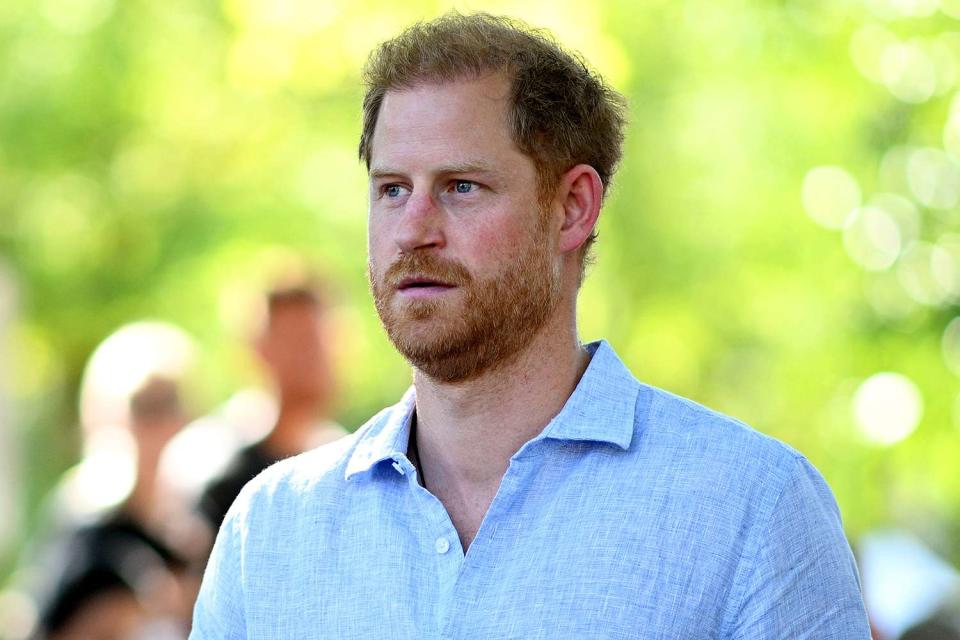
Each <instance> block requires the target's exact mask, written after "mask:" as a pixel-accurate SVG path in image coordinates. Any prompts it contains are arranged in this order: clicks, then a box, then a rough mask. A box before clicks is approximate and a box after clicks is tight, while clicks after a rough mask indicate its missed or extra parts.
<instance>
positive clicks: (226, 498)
mask: <svg viewBox="0 0 960 640" xmlns="http://www.w3.org/2000/svg"><path fill="white" fill-rule="evenodd" d="M266 302H267V304H266V307H267V308H266V318H265V320H264V324H263V327H262V328H261V329H260V331H259V333H258V335H257V337H256V341H255V349H256V352H257V355H258V356H259V357H260V360H261V361H262V362H263V364H264V366H265V367H266V369H267V371H268V372H269V374H270V377H271V379H272V381H273V383H274V386H275V391H276V395H277V409H278V412H277V419H276V421H275V422H274V424H273V428H272V429H271V430H270V432H269V433H268V434H267V435H266V436H264V437H263V439H262V440H260V441H259V442H256V443H254V444H252V445H249V446H247V447H244V448H243V449H241V450H240V451H238V452H237V454H236V456H235V457H234V458H233V460H232V461H231V462H230V464H229V465H228V467H227V468H226V470H224V472H223V474H222V475H220V476H219V477H217V478H216V479H215V480H214V481H212V482H211V483H210V484H209V486H207V488H206V489H205V490H204V492H203V495H202V496H201V497H200V500H199V503H198V505H197V506H198V510H199V512H200V513H201V514H202V515H203V517H204V519H205V520H206V522H207V524H208V525H209V526H210V527H211V529H212V530H213V532H214V533H216V531H217V529H218V528H219V527H220V523H221V522H222V521H223V518H224V516H225V515H226V513H227V509H229V508H230V505H231V504H232V503H233V501H234V499H236V497H237V494H239V493H240V490H241V489H242V488H243V485H245V484H246V483H247V482H249V481H250V480H251V479H253V477H254V476H256V475H257V474H258V473H260V472H261V471H263V470H264V469H266V468H267V467H269V466H270V465H271V464H273V463H274V462H277V461H278V460H282V459H283V458H286V457H289V456H293V455H296V454H298V453H302V452H303V451H306V450H308V449H312V448H314V447H316V446H318V445H320V444H326V443H328V442H331V441H333V440H336V439H337V438H340V437H342V436H343V435H345V431H344V430H343V428H342V427H340V426H339V425H337V424H335V423H334V422H332V421H330V420H327V419H326V416H328V415H330V410H331V404H332V400H333V395H334V378H333V366H332V363H331V357H330V344H329V342H330V336H329V335H328V331H327V324H329V323H326V324H325V323H324V321H323V316H324V314H325V313H326V309H325V307H324V303H323V301H322V300H321V299H320V298H319V296H318V295H317V293H316V292H315V291H314V289H313V287H311V286H309V285H308V284H306V283H296V284H291V285H285V286H279V287H276V288H275V289H273V290H272V291H270V292H269V293H268V294H267V296H266ZM211 539H212V538H211ZM208 548H209V547H208Z"/></svg>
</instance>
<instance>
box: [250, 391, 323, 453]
mask: <svg viewBox="0 0 960 640" xmlns="http://www.w3.org/2000/svg"><path fill="white" fill-rule="evenodd" d="M316 419H317V408H316V406H315V404H314V403H312V402H301V401H293V400H291V399H282V400H281V402H280V415H278V416H277V422H276V424H275V425H274V427H273V429H272V430H271V431H270V433H269V435H267V437H266V438H264V440H263V446H264V447H265V448H266V450H267V451H269V452H270V453H271V454H273V455H275V456H277V457H286V456H290V455H296V454H298V453H301V452H302V451H303V450H304V449H305V448H306V446H307V441H308V438H309V435H310V430H311V429H312V428H313V426H314V424H315V423H316Z"/></svg>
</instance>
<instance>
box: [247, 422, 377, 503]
mask: <svg viewBox="0 0 960 640" xmlns="http://www.w3.org/2000/svg"><path fill="white" fill-rule="evenodd" d="M388 412H389V409H384V410H383V411H381V412H380V413H378V414H377V415H376V416H374V417H373V418H371V419H370V420H369V421H368V422H367V423H366V424H364V425H363V426H362V427H360V428H359V429H357V430H356V431H355V432H353V433H350V434H347V435H345V436H344V437H342V438H340V439H338V440H335V441H333V442H329V443H327V444H324V445H321V446H319V447H317V448H315V449H311V450H310V451H307V452H305V453H301V454H299V455H296V456H293V457H290V458H285V459H283V460H280V461H278V462H275V463H273V464H272V465H270V466H269V467H267V468H266V469H264V470H263V471H262V472H260V473H259V474H257V476H256V477H255V478H254V479H253V480H251V481H250V482H248V483H247V484H246V486H244V488H243V490H242V491H241V492H240V494H239V495H238V496H237V499H236V501H235V502H234V503H233V506H232V507H231V509H230V512H231V513H230V514H229V515H228V517H232V518H234V519H237V518H239V519H241V520H249V519H251V518H259V517H270V515H269V514H271V513H274V514H275V513H276V512H278V511H286V512H289V511H291V510H293V509H296V510H301V509H302V508H304V507H305V506H306V505H309V506H310V507H311V508H312V509H322V508H324V507H326V506H335V503H336V502H337V501H338V500H339V499H340V496H341V494H342V492H343V490H344V489H345V488H346V485H347V483H346V480H345V475H346V468H347V463H348V462H349V460H350V458H351V456H352V455H353V453H354V451H355V450H356V448H357V445H358V444H359V443H360V442H361V441H363V439H364V437H365V436H366V435H367V434H368V433H369V431H370V430H371V429H372V428H373V427H375V426H376V425H377V424H378V423H379V422H380V421H381V418H382V417H383V416H384V415H385V414H386V413H388ZM328 503H329V504H328Z"/></svg>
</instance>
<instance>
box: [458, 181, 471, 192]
mask: <svg viewBox="0 0 960 640" xmlns="http://www.w3.org/2000/svg"><path fill="white" fill-rule="evenodd" d="M473 187H474V184H473V183H472V182H470V181H469V180H457V181H456V183H455V189H456V190H457V193H470V192H471V191H473Z"/></svg>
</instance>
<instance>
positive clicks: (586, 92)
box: [360, 12, 626, 270]
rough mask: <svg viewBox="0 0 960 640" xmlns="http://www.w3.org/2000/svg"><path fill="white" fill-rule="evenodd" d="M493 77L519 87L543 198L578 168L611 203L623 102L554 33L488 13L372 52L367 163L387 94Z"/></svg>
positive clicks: (425, 25)
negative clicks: (591, 173)
mask: <svg viewBox="0 0 960 640" xmlns="http://www.w3.org/2000/svg"><path fill="white" fill-rule="evenodd" d="M493 73H501V74H503V75H504V76H505V77H506V78H507V80H508V81H509V82H510V85H511V95H510V104H509V115H510V126H511V129H512V131H511V134H512V137H513V141H514V143H515V144H516V145H517V147H518V148H519V149H520V151H521V152H523V153H524V154H526V155H527V156H529V157H530V158H531V159H532V160H533V163H534V165H535V166H536V169H537V176H538V182H539V189H540V195H541V198H542V199H545V197H546V196H547V195H549V194H550V192H551V191H552V190H553V189H554V188H555V187H556V185H557V181H558V180H559V178H560V176H561V175H562V174H563V173H564V172H566V171H567V170H568V169H570V168H571V167H573V166H575V165H577V164H588V165H590V166H592V167H593V168H594V169H595V170H596V171H597V173H598V174H599V176H600V180H601V182H602V183H603V187H604V196H606V193H607V192H608V191H609V188H610V184H611V182H612V180H613V175H614V173H615V172H616V169H617V164H618V163H619V161H620V156H621V152H622V147H623V131H624V128H625V125H626V101H625V100H624V98H623V96H621V95H620V94H619V93H617V92H616V91H614V90H613V89H611V88H610V87H608V86H607V85H606V84H604V82H603V80H602V78H601V77H600V76H599V75H598V74H597V73H595V72H593V71H591V70H590V69H589V68H588V67H587V64H586V62H585V61H584V60H583V58H582V57H580V56H579V55H577V54H573V53H569V52H567V51H566V50H564V49H563V48H562V47H561V46H560V45H559V44H557V42H556V41H555V40H554V39H553V38H552V37H551V36H550V35H549V34H548V33H547V32H546V31H543V30H537V29H531V28H530V27H529V26H527V25H525V24H523V23H521V22H519V21H517V20H514V19H512V18H507V17H501V16H492V15H490V14H487V13H474V14H469V15H462V14H460V13H457V12H449V13H446V14H444V15H443V16H440V17H439V18H436V19H434V20H431V21H429V22H418V23H416V24H414V25H413V26H411V27H408V28H407V29H406V30H405V31H403V32H402V33H400V35H398V36H396V37H395V38H393V39H391V40H388V41H386V42H384V43H382V44H381V45H380V46H379V47H377V48H376V49H375V50H374V51H373V52H372V53H371V54H370V57H369V59H368V60H367V64H366V66H365V67H364V72H363V77H364V82H365V84H366V87H367V89H366V94H365V95H364V98H363V132H362V134H361V136H360V159H361V160H362V161H364V162H365V163H366V166H367V169H368V170H369V169H370V160H371V158H370V155H371V144H372V140H373V134H374V130H375V128H376V126H377V118H378V116H379V114H380V107H381V105H382V104H383V98H384V96H385V95H386V93H387V91H389V90H391V89H405V88H411V87H413V86H415V85H417V84H419V83H423V82H439V83H442V82H452V81H456V80H461V79H470V78H479V77H482V76H485V75H487V74H493ZM595 239H596V232H594V233H592V234H591V235H590V238H588V240H587V241H586V242H585V243H584V246H583V249H582V252H581V253H582V257H581V259H582V261H583V263H585V262H586V260H587V253H588V251H589V248H590V246H591V245H592V244H593V242H594V240H595ZM581 270H582V265H581Z"/></svg>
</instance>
